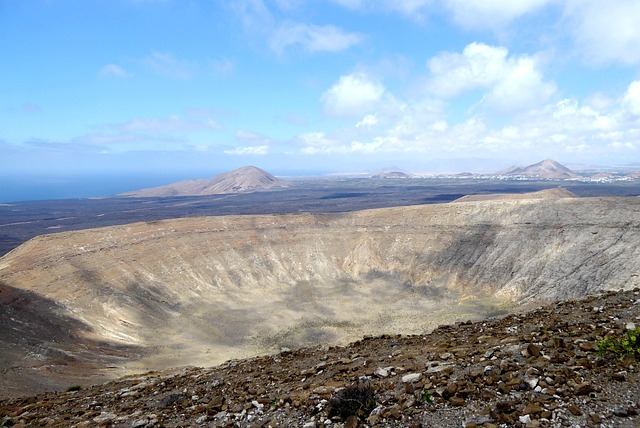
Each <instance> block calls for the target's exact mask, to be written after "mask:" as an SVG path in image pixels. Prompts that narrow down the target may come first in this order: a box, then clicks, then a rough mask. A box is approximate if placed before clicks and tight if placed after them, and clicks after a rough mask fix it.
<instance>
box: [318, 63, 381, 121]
mask: <svg viewBox="0 0 640 428" xmlns="http://www.w3.org/2000/svg"><path fill="white" fill-rule="evenodd" d="M384 91H385V88H384V86H383V85H382V84H381V83H379V82H376V81H373V80H371V79H370V78H369V76H367V75H365V74H363V73H352V74H348V75H345V76H341V77H340V79H339V80H338V81H337V82H336V83H334V84H333V86H331V88H329V89H328V90H327V91H326V92H325V93H324V94H322V97H321V100H322V103H323V104H324V111H325V113H327V114H328V115H331V116H342V117H354V116H359V115H361V114H363V113H366V112H367V110H369V109H370V108H371V107H372V106H373V105H375V103H376V102H377V101H379V100H380V99H381V98H382V95H383V94H384Z"/></svg>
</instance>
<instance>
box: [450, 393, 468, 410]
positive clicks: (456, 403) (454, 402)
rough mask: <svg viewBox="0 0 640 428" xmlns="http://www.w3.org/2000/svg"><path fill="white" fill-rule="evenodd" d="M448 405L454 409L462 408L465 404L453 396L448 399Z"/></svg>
mask: <svg viewBox="0 0 640 428" xmlns="http://www.w3.org/2000/svg"><path fill="white" fill-rule="evenodd" d="M449 404H451V405H452V406H456V407H462V406H464V405H465V404H466V402H465V401H464V398H462V397H457V396H455V397H451V398H449Z"/></svg>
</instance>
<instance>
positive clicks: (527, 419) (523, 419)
mask: <svg viewBox="0 0 640 428" xmlns="http://www.w3.org/2000/svg"><path fill="white" fill-rule="evenodd" d="M518 419H520V423H523V424H528V423H529V422H531V416H529V415H524V416H520V417H518Z"/></svg>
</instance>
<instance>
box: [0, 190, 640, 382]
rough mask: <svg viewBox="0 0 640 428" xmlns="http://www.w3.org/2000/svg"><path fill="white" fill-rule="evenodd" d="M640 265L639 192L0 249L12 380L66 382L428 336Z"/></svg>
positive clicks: (284, 219)
mask: <svg viewBox="0 0 640 428" xmlns="http://www.w3.org/2000/svg"><path fill="white" fill-rule="evenodd" d="M639 273H640V199H639V198H593V199H589V198H565V199H528V200H496V201H481V202H467V203H463V204H461V203H457V204H441V205H425V206H414V207H400V208H388V209H378V210H370V211H361V212H354V213H348V214H334V215H311V214H300V215H266V216H229V217H201V218H191V219H179V220H166V221H156V222H148V223H137V224H130V225H126V226H114V227H108V228H102V229H92V230H83V231H78V232H65V233H59V234H54V235H48V236H41V237H38V238H35V239H33V240H31V241H29V242H27V243H25V244H23V245H22V246H20V247H19V248H17V249H15V250H14V251H12V252H10V253H9V254H7V255H5V256H4V257H2V258H0V283H2V284H3V287H4V290H5V291H3V292H2V295H5V296H8V297H7V300H6V302H7V304H6V305H3V307H2V310H3V311H5V313H4V314H2V315H3V317H2V319H3V325H2V327H3V328H2V330H0V342H1V344H2V347H3V349H5V350H9V351H10V352H9V351H6V352H5V353H4V354H3V358H4V359H3V360H2V364H3V366H2V371H1V372H0V383H1V384H2V386H3V387H4V389H3V390H2V393H4V394H16V393H23V392H24V391H36V390H43V389H45V390H46V389H55V388H58V389H60V388H65V387H66V386H68V384H69V383H70V382H73V383H83V384H87V383H91V382H95V381H96V379H95V378H93V376H98V378H99V379H103V378H104V377H110V376H116V375H122V374H126V373H132V372H140V371H144V370H151V369H163V368H166V367H172V366H182V365H210V364H215V363H221V362H223V361H225V360H227V359H229V358H238V357H245V356H251V355H258V354H264V353H270V352H273V351H275V350H278V349H280V347H283V346H284V347H289V348H297V347H299V346H307V345H313V344H320V343H323V344H327V343H332V344H345V343H348V342H349V341H352V340H356V339H357V338H360V337H362V336H363V335H367V334H383V333H403V334H409V333H411V334H418V333H423V332H427V331H430V330H431V329H433V328H434V327H436V326H437V325H438V324H442V323H451V322H455V321H456V320H460V319H481V318H483V317H485V316H487V315H491V314H496V313H503V312H504V311H505V310H506V309H510V308H514V307H515V306H517V305H520V304H524V303H539V302H549V301H557V300H561V299H568V298H577V297H581V296H584V295H586V294H588V293H593V292H598V291H602V290H610V289H621V288H624V289H629V288H633V287H636V286H640V276H638V275H639ZM4 293H7V294H4ZM11 296H14V297H11ZM364 308H366V310H365V309H364ZM35 313H40V314H42V315H41V316H40V317H35V316H34V314H35ZM88 367H91V370H86V368H88ZM97 367H102V369H101V370H96V368H97ZM83 370H84V371H83ZM65 376H67V377H65Z"/></svg>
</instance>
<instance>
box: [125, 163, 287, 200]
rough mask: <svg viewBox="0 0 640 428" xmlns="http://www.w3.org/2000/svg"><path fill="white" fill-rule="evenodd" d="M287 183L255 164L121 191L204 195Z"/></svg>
mask: <svg viewBox="0 0 640 428" xmlns="http://www.w3.org/2000/svg"><path fill="white" fill-rule="evenodd" d="M287 186H288V183H287V182H286V181H284V180H281V179H279V178H276V177H274V176H273V175H271V174H269V173H268V172H266V171H264V170H262V169H260V168H257V167H255V166H244V167H242V168H238V169H235V170H233V171H230V172H226V173H224V174H219V175H216V176H215V177H213V178H211V179H201V180H187V181H181V182H178V183H174V184H168V185H166V186H160V187H152V188H149V189H142V190H136V191H133V192H127V193H122V194H120V195H118V196H129V197H166V196H206V195H218V194H227V193H246V192H259V191H263V190H271V189H274V188H282V187H287Z"/></svg>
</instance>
